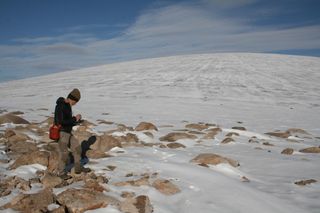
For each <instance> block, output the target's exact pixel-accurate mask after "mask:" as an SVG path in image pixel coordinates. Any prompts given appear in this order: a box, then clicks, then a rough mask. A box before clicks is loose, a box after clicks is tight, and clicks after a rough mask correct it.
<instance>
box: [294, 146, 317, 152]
mask: <svg viewBox="0 0 320 213" xmlns="http://www.w3.org/2000/svg"><path fill="white" fill-rule="evenodd" d="M299 152H302V153H320V148H319V147H309V148H305V149H301V150H299Z"/></svg>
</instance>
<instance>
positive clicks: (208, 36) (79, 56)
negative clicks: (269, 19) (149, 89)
mask: <svg viewBox="0 0 320 213" xmlns="http://www.w3.org/2000/svg"><path fill="white" fill-rule="evenodd" d="M235 2H237V3H235ZM254 2H256V0H241V1H231V0H228V1H222V0H204V1H202V3H197V4H190V3H180V4H175V5H169V6H168V5H167V6H163V7H161V8H153V9H149V10H146V11H144V12H143V13H142V14H141V15H140V16H139V17H138V18H137V19H136V21H135V23H134V24H132V25H131V26H129V27H127V28H126V29H125V30H124V31H123V32H122V33H120V34H119V35H117V36H115V37H113V38H108V39H101V36H99V37H98V36H96V35H94V34H93V33H92V32H90V30H87V29H90V26H78V27H75V28H74V29H73V31H74V32H70V29H69V30H68V33H66V34H62V35H60V36H55V37H41V38H21V39H16V40H15V42H16V43H17V45H0V64H1V66H2V67H3V69H6V70H8V71H17V70H26V69H27V70H29V71H30V72H34V73H36V74H40V73H41V72H43V71H44V72H46V73H47V72H53V71H63V70H67V69H74V68H78V67H84V66H92V65H98V64H105V63H109V62H114V61H124V60H131V59H138V58H147V57H157V56H167V55H175V54H192V53H214V52H274V51H280V50H290V49H320V36H319V35H320V25H311V26H300V27H289V26H282V27H279V26H270V25H269V26H268V27H266V26H258V25H255V24H254V23H253V22H252V21H251V20H248V19H247V18H246V17H245V16H240V17H232V18H231V17H230V16H228V15H223V14H222V13H221V8H222V7H226V8H228V9H229V8H233V9H234V8H237V7H243V6H245V5H248V4H253V3H254ZM208 4H210V5H211V6H212V5H219V7H217V8H218V9H216V10H219V12H216V11H215V9H213V8H212V7H209V9H208ZM257 18H259V17H257ZM92 27H105V26H102V25H101V26H92ZM86 30H87V31H88V32H86V33H79V31H86Z"/></svg>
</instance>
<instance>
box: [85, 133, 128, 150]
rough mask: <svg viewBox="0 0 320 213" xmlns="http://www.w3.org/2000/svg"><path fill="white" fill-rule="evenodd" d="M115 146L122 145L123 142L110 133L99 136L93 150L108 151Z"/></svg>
mask: <svg viewBox="0 0 320 213" xmlns="http://www.w3.org/2000/svg"><path fill="white" fill-rule="evenodd" d="M114 147H122V146H121V143H120V142H119V141H118V140H117V139H116V138H114V137H112V136H110V135H103V136H98V137H97V141H96V142H95V143H94V144H93V145H91V147H90V148H91V149H92V150H99V151H101V152H107V151H109V150H110V149H112V148H114Z"/></svg>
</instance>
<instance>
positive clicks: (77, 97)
mask: <svg viewBox="0 0 320 213" xmlns="http://www.w3.org/2000/svg"><path fill="white" fill-rule="evenodd" d="M68 98H70V99H71V100H74V101H76V102H78V101H79V100H80V98H81V94H80V91H79V90H78V89H77V88H75V89H73V90H72V91H71V92H70V93H69V95H68Z"/></svg>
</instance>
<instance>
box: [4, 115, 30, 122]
mask: <svg viewBox="0 0 320 213" xmlns="http://www.w3.org/2000/svg"><path fill="white" fill-rule="evenodd" d="M4 123H14V124H30V122H29V121H27V120H25V119H23V118H21V117H20V116H17V115H15V114H13V113H7V114H4V115H1V116H0V124H4Z"/></svg>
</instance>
